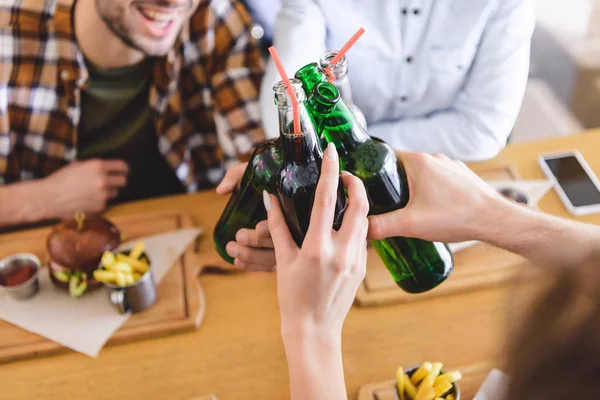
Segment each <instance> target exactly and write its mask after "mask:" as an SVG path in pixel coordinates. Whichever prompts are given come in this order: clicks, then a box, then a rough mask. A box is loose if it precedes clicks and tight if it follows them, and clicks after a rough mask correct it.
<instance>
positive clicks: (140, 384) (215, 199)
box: [0, 131, 600, 400]
mask: <svg viewBox="0 0 600 400" xmlns="http://www.w3.org/2000/svg"><path fill="white" fill-rule="evenodd" d="M571 148H577V149H579V150H581V152H582V153H583V155H584V157H585V158H586V159H587V161H588V162H589V164H590V165H591V167H592V168H593V169H594V170H595V171H596V173H598V174H600V131H599V132H586V133H584V134H581V135H577V136H573V137H569V138H560V139H555V140H548V141H542V142H534V143H530V144H519V145H515V146H509V147H508V148H507V149H505V150H504V151H503V152H502V153H501V155H500V156H499V157H497V158H496V159H494V160H492V161H490V162H488V163H487V164H490V165H491V164H494V163H514V164H515V165H516V166H517V168H518V170H519V172H520V174H521V176H522V177H523V178H524V179H536V178H542V177H543V175H542V172H541V171H540V169H539V167H538V166H537V161H536V158H537V156H538V154H540V153H541V152H548V151H556V150H562V149H571ZM224 203H225V199H223V198H220V197H219V196H217V195H216V194H214V193H213V192H204V193H199V194H196V195H190V196H176V197H170V198H163V199H158V200H150V201H145V202H140V203H134V204H128V205H123V206H118V207H115V208H113V209H111V210H110V211H109V212H108V216H109V217H110V216H114V215H120V214H124V213H135V212H140V211H152V210H161V209H173V208H177V209H179V210H185V211H186V212H188V213H189V214H190V215H191V216H192V217H193V218H194V219H195V221H196V223H197V224H199V225H201V226H203V227H205V228H206V231H207V233H210V232H211V231H212V227H213V226H214V224H215V222H216V219H217V218H218V217H219V214H220V212H221V210H222V208H223V207H224ZM539 206H540V208H541V209H542V210H544V211H546V212H550V213H552V214H555V215H560V216H563V217H570V215H569V214H568V213H567V211H566V210H565V209H564V208H563V206H562V204H561V203H560V201H559V199H558V197H557V196H556V194H555V193H554V192H553V191H552V192H551V193H549V194H548V195H547V196H546V197H545V198H544V199H543V200H542V201H541V202H540V203H539ZM579 219H580V220H582V221H587V222H592V223H596V224H600V215H595V216H588V217H583V218H579ZM203 239H204V240H202V242H201V251H202V252H203V253H206V254H207V257H214V250H213V249H212V242H211V238H210V234H207V235H206V236H205V237H204V238H203ZM0 240H2V239H1V236H0ZM200 280H201V283H202V285H203V286H204V289H205V292H206V301H207V314H206V318H205V320H204V323H203V325H202V327H201V329H200V330H198V331H196V332H192V333H186V334H179V335H174V336H170V337H166V338H161V339H156V340H150V341H143V342H138V343H132V344H126V345H121V346H115V347H110V348H106V349H104V350H103V351H102V353H101V354H100V356H99V358H98V359H92V358H88V357H86V356H83V355H80V354H75V353H69V354H65V355H59V356H55V357H50V358H44V359H37V360H30V361H22V362H16V363H10V364H5V365H0V398H1V399H3V400H17V399H18V400H23V399H28V400H36V399H61V400H71V399H73V400H75V399H76V400H81V399H89V400H92V399H110V400H113V399H117V398H125V399H155V400H161V399H164V400H189V399H192V398H195V397H199V396H202V395H204V394H207V393H214V394H216V395H217V396H218V398H219V400H223V399H239V400H243V399H283V398H287V397H288V375H287V369H286V361H285V357H284V351H283V346H282V343H281V339H280V335H279V314H278V308H277V297H276V286H275V284H276V282H275V276H273V275H268V274H243V273H239V274H205V275H203V276H201V277H200ZM508 294H509V289H508V288H507V287H498V288H493V289H488V290H483V291H476V292H472V293H466V294H461V295H457V296H453V297H444V298H441V299H433V300H429V301H422V302H417V303H414V304H405V305H399V306H389V307H380V308H356V307H354V308H353V309H352V310H351V312H350V314H349V316H348V319H347V322H346V325H345V327H344V364H345V370H346V379H347V385H348V391H349V396H350V398H351V399H354V398H355V397H356V394H357V392H358V389H359V387H360V386H361V385H364V384H368V383H377V382H381V381H386V380H389V379H391V378H393V376H394V371H395V368H396V367H397V366H398V365H405V366H408V365H414V364H418V363H420V362H422V361H424V360H432V361H434V360H440V361H443V362H444V363H446V365H447V366H448V367H449V368H455V367H461V366H465V367H472V366H477V365H481V364H483V365H490V366H496V365H498V363H499V362H500V361H499V359H500V358H501V355H502V354H503V353H504V351H505V350H504V348H505V346H506V341H507V339H506V337H507V335H506V329H505V328H506V326H505V322H506V319H507V316H508V315H507V313H506V309H507V299H508V296H507V295H508ZM478 379H479V380H481V379H483V376H481V377H480V378H478ZM480 383H481V382H479V381H478V382H474V383H473V384H472V385H470V386H469V387H468V388H464V389H466V390H465V392H466V393H465V397H464V398H465V399H470V398H472V396H473V394H474V391H475V390H476V388H477V386H478V385H479V384H480Z"/></svg>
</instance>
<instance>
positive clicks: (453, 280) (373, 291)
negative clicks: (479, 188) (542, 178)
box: [356, 165, 526, 306]
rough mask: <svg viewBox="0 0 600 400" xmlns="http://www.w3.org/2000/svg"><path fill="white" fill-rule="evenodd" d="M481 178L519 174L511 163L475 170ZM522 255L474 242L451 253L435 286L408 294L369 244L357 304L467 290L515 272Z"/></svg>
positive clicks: (511, 177)
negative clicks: (450, 263) (447, 270)
mask: <svg viewBox="0 0 600 400" xmlns="http://www.w3.org/2000/svg"><path fill="white" fill-rule="evenodd" d="M474 171H475V172H476V173H477V174H478V175H479V176H481V177H482V178H483V179H485V180H488V181H491V180H516V179H519V174H518V172H517V171H516V169H515V168H514V167H512V166H506V165H504V166H502V165H501V166H497V167H493V168H486V169H484V170H477V169H475V170H474ZM525 263H526V261H525V259H523V258H522V257H520V256H517V255H515V254H512V253H509V252H507V251H504V250H501V249H498V248H495V247H493V246H490V245H487V244H483V243H480V244H476V245H474V246H472V247H470V248H467V249H464V250H462V251H459V252H458V253H456V254H455V255H454V271H453V272H452V274H451V275H450V277H449V278H448V279H447V280H446V281H445V282H443V283H442V284H441V285H439V286H438V287H437V288H435V289H433V290H431V291H429V292H426V293H422V294H416V295H415V294H409V293H406V292H404V291H403V290H402V289H400V288H399V287H398V286H397V285H396V282H394V280H393V279H392V277H391V275H390V273H389V271H388V270H387V268H386V267H385V265H384V264H383V262H382V261H381V259H380V258H379V256H378V255H377V253H376V252H375V249H373V248H372V247H370V248H369V253H368V263H367V274H366V276H365V280H364V282H363V283H362V285H361V286H360V288H359V289H358V292H357V293H356V304H357V305H359V306H381V305H387V304H397V303H409V302H414V301H420V300H425V299H431V298H435V297H441V296H449V295H453V294H456V293H460V292H466V291H469V290H475V289H482V288H486V287H490V286H495V285H498V284H501V283H504V282H507V281H508V280H510V279H512V278H513V277H514V276H515V273H516V272H517V271H520V270H521V268H520V267H521V266H522V265H524V264H525Z"/></svg>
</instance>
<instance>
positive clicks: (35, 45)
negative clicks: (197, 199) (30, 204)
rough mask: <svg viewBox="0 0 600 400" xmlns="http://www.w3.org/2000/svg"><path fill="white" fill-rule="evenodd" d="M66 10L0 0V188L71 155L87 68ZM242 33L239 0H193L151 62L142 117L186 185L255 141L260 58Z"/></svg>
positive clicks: (203, 179) (66, 6) (50, 1)
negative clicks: (167, 46) (147, 110)
mask: <svg viewBox="0 0 600 400" xmlns="http://www.w3.org/2000/svg"><path fill="white" fill-rule="evenodd" d="M72 10H73V0H45V1H44V0H16V1H15V4H14V5H11V6H5V5H0V74H1V80H0V185H2V184H10V183H14V182H19V181H26V180H31V179H38V178H42V177H45V176H47V175H49V174H51V173H52V172H54V171H56V170H57V169H59V168H61V167H62V166H64V165H66V164H68V163H69V162H72V161H75V160H77V132H78V126H79V122H80V119H81V115H80V114H81V90H82V89H84V88H85V86H86V84H87V79H88V72H87V69H86V67H85V61H84V57H83V54H82V53H81V51H80V49H79V46H78V44H77V40H76V38H75V34H74V32H73V26H72ZM249 31H250V18H249V16H248V14H247V13H246V11H245V9H244V8H243V6H242V5H240V4H239V2H237V1H234V0H212V1H207V0H203V1H201V3H200V5H199V6H198V9H197V11H196V12H195V13H194V15H193V16H192V17H191V19H190V20H189V21H188V23H187V24H186V25H185V26H184V28H183V29H182V32H181V34H180V37H179V39H178V41H177V42H176V44H175V46H174V47H173V49H172V50H171V51H170V52H169V54H168V55H166V56H165V57H161V58H159V59H157V60H156V63H155V66H154V73H153V79H152V83H151V88H150V96H149V99H148V101H149V103H150V107H151V109H152V123H153V125H154V128H155V129H156V132H157V136H158V146H159V150H160V152H161V153H162V154H163V156H164V157H165V158H166V160H167V161H168V163H169V165H171V167H172V168H173V169H174V171H175V173H176V175H177V176H178V178H179V179H180V180H181V181H182V182H183V183H184V184H185V185H186V187H187V189H188V191H195V190H198V189H201V188H206V187H211V186H214V185H215V184H216V183H218V182H219V181H220V179H221V178H222V176H223V173H224V164H225V162H226V161H227V160H228V159H231V158H233V157H235V156H237V155H240V154H246V153H248V152H250V151H251V150H252V147H253V146H254V144H255V143H257V142H259V141H262V140H264V134H263V131H262V128H261V124H260V112H259V105H258V90H259V89H258V88H259V85H260V79H261V77H262V73H263V65H262V61H261V58H260V53H259V50H258V46H257V44H256V43H255V41H254V40H253V39H252V37H251V35H250V33H249Z"/></svg>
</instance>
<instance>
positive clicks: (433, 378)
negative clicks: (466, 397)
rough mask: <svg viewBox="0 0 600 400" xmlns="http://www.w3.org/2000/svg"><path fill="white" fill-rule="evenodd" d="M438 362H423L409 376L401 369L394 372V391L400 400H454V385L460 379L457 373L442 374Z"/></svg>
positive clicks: (460, 376)
mask: <svg viewBox="0 0 600 400" xmlns="http://www.w3.org/2000/svg"><path fill="white" fill-rule="evenodd" d="M443 366H444V365H443V364H442V363H440V362H435V363H431V362H424V363H423V365H421V366H420V367H419V368H417V369H416V370H414V372H413V373H412V375H411V376H409V375H408V374H407V373H406V372H405V371H404V369H403V368H402V367H399V368H398V370H397V371H396V390H397V392H398V396H399V399H400V400H455V395H454V392H453V390H452V389H453V388H454V383H456V382H458V381H460V380H461V379H462V374H461V373H460V372H459V371H450V372H442V368H443Z"/></svg>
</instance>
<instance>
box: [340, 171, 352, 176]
mask: <svg viewBox="0 0 600 400" xmlns="http://www.w3.org/2000/svg"><path fill="white" fill-rule="evenodd" d="M341 173H342V175H348V176H354V175H352V173H351V172H348V171H345V170H342V172H341Z"/></svg>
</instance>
